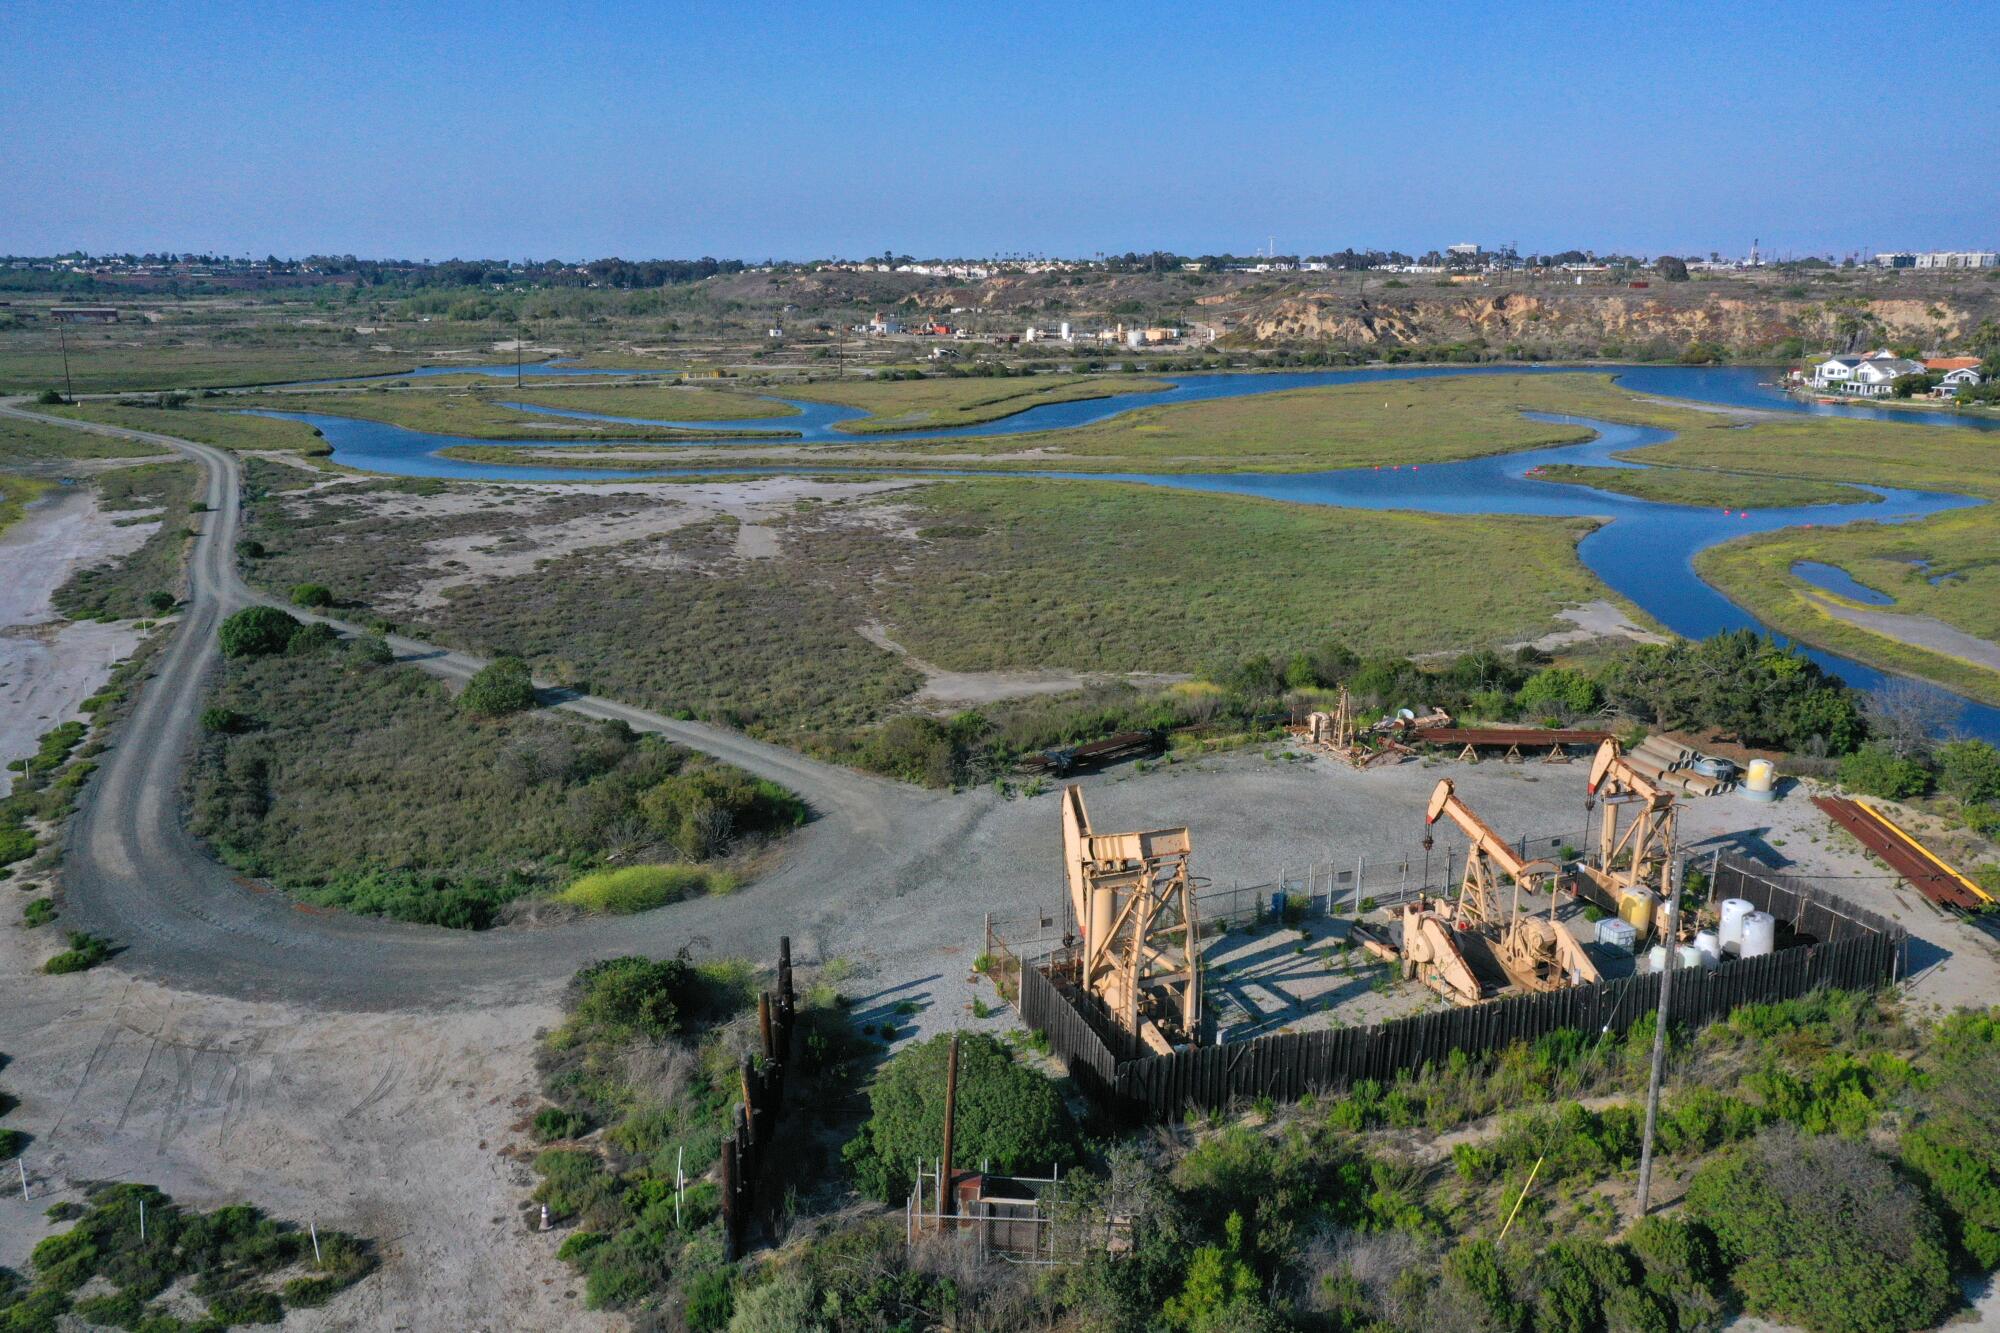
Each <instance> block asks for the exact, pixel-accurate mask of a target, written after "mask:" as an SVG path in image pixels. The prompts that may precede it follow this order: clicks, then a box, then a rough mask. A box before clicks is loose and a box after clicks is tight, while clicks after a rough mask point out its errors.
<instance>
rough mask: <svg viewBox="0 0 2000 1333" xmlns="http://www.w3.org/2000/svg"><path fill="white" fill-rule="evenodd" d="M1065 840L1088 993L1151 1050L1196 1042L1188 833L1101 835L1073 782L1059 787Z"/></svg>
mask: <svg viewBox="0 0 2000 1333" xmlns="http://www.w3.org/2000/svg"><path fill="white" fill-rule="evenodd" d="M1062 839H1063V867H1064V871H1065V873H1066V875H1067V877H1068V880H1069V895H1070V909H1071V912H1072V914H1073V915H1074V917H1075V922H1076V929H1077V931H1078V933H1079V934H1080V936H1081V949H1080V960H1079V961H1080V972H1081V976H1080V978H1079V980H1080V984H1081V986H1082V989H1083V990H1084V991H1085V993H1087V994H1089V995H1091V996H1093V997H1094V998H1095V999H1096V1000H1097V1001H1098V1002H1099V1003H1100V1004H1102V1006H1103V1008H1104V1011H1105V1012H1106V1013H1107V1014H1108V1015H1109V1016H1110V1018H1111V1021H1112V1022H1113V1023H1114V1024H1115V1025H1117V1027H1118V1028H1119V1029H1120V1030H1121V1031H1123V1032H1124V1033H1126V1034H1127V1035H1128V1036H1129V1037H1131V1038H1132V1039H1133V1040H1134V1041H1135V1042H1136V1043H1137V1044H1138V1045H1140V1046H1142V1047H1143V1048H1145V1049H1146V1050H1148V1051H1151V1052H1154V1053H1156V1054H1162V1055H1164V1054H1167V1053H1169V1052H1171V1051H1173V1050H1175V1049H1177V1048H1180V1047H1185V1046H1191V1045H1195V1044H1197V1043H1198V1042H1199V1040H1200V1034H1201V970H1200V968H1199V966H1198V965H1197V962H1198V959H1199V956H1200V945H1199V941H1200V928H1199V924H1200V923H1199V921H1198V920H1197V918H1196V913H1195V894H1194V879H1193V876H1192V874H1191V872H1190V870H1189V868H1188V860H1189V856H1190V854H1191V852H1192V839H1191V838H1190V837H1189V835H1188V831H1187V830H1186V829H1185V828H1168V829H1154V830H1151V831H1148V832H1141V833H1097V832H1095V831H1093V830H1092V829H1091V827H1090V814H1089V812H1088V811H1087V810H1086V809H1085V808H1084V804H1083V789H1082V788H1081V787H1077V786H1074V785H1072V786H1068V787H1065V788H1063V799H1062Z"/></svg>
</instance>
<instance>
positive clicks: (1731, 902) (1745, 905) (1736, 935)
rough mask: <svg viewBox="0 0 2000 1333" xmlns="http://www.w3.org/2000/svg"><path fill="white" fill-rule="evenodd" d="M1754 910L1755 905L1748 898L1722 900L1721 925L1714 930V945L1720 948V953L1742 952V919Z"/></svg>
mask: <svg viewBox="0 0 2000 1333" xmlns="http://www.w3.org/2000/svg"><path fill="white" fill-rule="evenodd" d="M1756 910H1757V904H1755V903H1753V902H1751V901H1750V900H1749V899H1748V898H1724V899H1723V900H1722V924H1721V925H1719V926H1717V927H1716V930H1715V939H1716V943H1717V944H1719V945H1721V946H1722V952H1724V953H1727V954H1736V953H1741V952H1743V918H1744V917H1746V916H1748V915H1750V914H1751V913H1752V912H1754V911H1756Z"/></svg>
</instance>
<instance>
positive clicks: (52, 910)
mask: <svg viewBox="0 0 2000 1333" xmlns="http://www.w3.org/2000/svg"><path fill="white" fill-rule="evenodd" d="M55 919H56V905H55V902H54V901H53V900H52V899H48V898H34V899H30V900H29V902H28V905H27V906H26V907H23V908H22V909H21V924H22V925H24V926H26V927H28V929H30V930H33V929H34V928H35V927H36V926H46V925H47V924H49V922H51V921H53V920H55Z"/></svg>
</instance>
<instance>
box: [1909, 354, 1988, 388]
mask: <svg viewBox="0 0 2000 1333" xmlns="http://www.w3.org/2000/svg"><path fill="white" fill-rule="evenodd" d="M1980 364H1981V363H1980V360H1979V358H1978V357H1976V356H1939V357H1932V358H1931V359H1930V360H1928V361H1926V362H1924V369H1925V370H1927V371H1929V372H1930V373H1931V374H1933V375H1942V376H1943V377H1944V378H1943V379H1941V380H1939V381H1938V384H1937V387H1936V388H1934V389H1932V390H1931V395H1932V396H1933V397H1936V398H1949V397H1951V396H1952V395H1953V394H1955V393H1957V392H1958V391H1959V390H1960V389H1970V388H1972V387H1974V386H1975V385H1979V384H1983V383H1985V381H1986V376H1985V375H1983V374H1982V373H1981V372H1980V369H1979V367H1980Z"/></svg>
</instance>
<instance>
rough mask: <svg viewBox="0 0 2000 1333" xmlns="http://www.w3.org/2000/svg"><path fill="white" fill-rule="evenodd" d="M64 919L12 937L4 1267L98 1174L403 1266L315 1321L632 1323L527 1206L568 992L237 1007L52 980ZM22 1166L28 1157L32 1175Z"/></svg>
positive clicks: (0, 977) (106, 978)
mask: <svg viewBox="0 0 2000 1333" xmlns="http://www.w3.org/2000/svg"><path fill="white" fill-rule="evenodd" d="M55 930H56V928H55V927H45V928H43V929H42V930H40V931H37V932H27V931H22V930H18V929H15V928H13V927H12V926H11V925H10V926H8V927H5V928H0V989H4V991H5V993H6V994H7V995H8V997H9V998H8V1002H7V1004H6V1005H4V1006H0V1051H4V1052H6V1053H7V1054H8V1055H9V1056H11V1057H12V1063H10V1064H9V1065H8V1066H7V1069H6V1071H5V1073H4V1074H0V1082H4V1084H5V1086H6V1087H7V1089H8V1090H9V1091H10V1092H12V1093H13V1094H14V1095H15V1096H17V1097H19V1098H20V1099H21V1105H20V1107H19V1108H17V1109H16V1110H15V1111H14V1112H13V1113H12V1114H11V1115H10V1116H9V1118H8V1123H9V1124H10V1125H14V1126H18V1127H20V1128H22V1129H25V1130H27V1131H28V1132H30V1133H32V1134H33V1135H34V1139H33V1141H32V1142H30V1144H29V1145H28V1149H27V1152H26V1153H25V1154H24V1158H23V1160H24V1161H25V1162H26V1163H27V1166H28V1173H29V1185H30V1191H29V1192H30V1195H31V1198H30V1199H29V1200H28V1201H27V1202H23V1201H22V1199H21V1197H20V1193H19V1187H18V1178H16V1177H14V1176H13V1173H12V1171H11V1170H10V1172H9V1178H10V1184H13V1185H14V1190H13V1192H12V1193H7V1194H0V1265H5V1266H8V1267H14V1268H20V1267H22V1266H23V1265H24V1261H25V1260H26V1258H27V1255H28V1252H29V1251H30V1250H31V1249H32V1248H33V1246H34V1244H35V1242H36V1241H37V1240H39V1239H40V1238H41V1237H43V1236H45V1235H47V1234H49V1233H50V1232H51V1231H52V1230H54V1229H55V1227H54V1226H53V1225H52V1224H50V1223H49V1222H48V1221H47V1219H46V1218H45V1217H44V1215H43V1214H44V1210H45V1209H47V1208H48V1207H49V1206H50V1205H52V1204H54V1203H57V1202H59V1201H61V1200H64V1199H80V1198H81V1197H82V1192H81V1186H82V1185H83V1184H84V1183H85V1182H88V1181H93V1180H107V1179H116V1180H133V1181H144V1182H147V1183H150V1184H153V1185H157V1186H159V1187H160V1188H161V1189H163V1190H165V1191H166V1192H167V1193H169V1194H171V1195H173V1196H174V1197H175V1198H176V1199H178V1200H180V1201H182V1202H184V1203H187V1204H191V1205H194V1206H197V1207H202V1208H213V1207H217V1206H220V1205H222V1204H226V1203H252V1204H255V1205H257V1206H259V1207H261V1208H264V1209H265V1210H266V1211H268V1212H270V1213H271V1214H272V1215H274V1216H277V1217H283V1218H287V1219H291V1220H295V1221H298V1222H301V1223H303V1222H305V1221H308V1220H313V1219H317V1221H318V1222H319V1223H320V1225H322V1226H328V1227H338V1228H341V1229H344V1230H348V1231H352V1232H354V1233H356V1234H358V1235H362V1236H367V1237H370V1238H372V1239H374V1240H375V1241H376V1243H377V1244H378V1245H379V1247H380V1252H381V1255H382V1260H383V1263H382V1268H381V1270H380V1271H379V1272H378V1273H377V1274H375V1275H374V1276H373V1277H370V1278H368V1279H367V1280H366V1281H364V1282H362V1283H361V1284H360V1285H359V1286H357V1287H355V1288H354V1289H352V1290H350V1291H349V1292H347V1293H345V1294H344V1295H343V1296H341V1297H340V1298H339V1299H338V1300H336V1301H335V1302H333V1303H332V1304H330V1305H328V1306H326V1307H324V1308H323V1309H320V1310H313V1311H299V1312H296V1313H295V1314H293V1315H292V1317H291V1318H289V1319H288V1320H287V1321H286V1327H288V1328H295V1329H383V1330H393V1329H428V1328H454V1329H502V1328H507V1329H542V1328H566V1329H567V1328H580V1329H599V1328H619V1327H623V1326H624V1321H623V1320H622V1319H614V1318H609V1317H600V1316H595V1315H591V1314H588V1313H586V1312H585V1311H584V1310H583V1308H582V1304H583V1302H582V1297H581V1292H580V1290H579V1287H578V1284H577V1283H575V1282H573V1281H571V1280H570V1273H569V1270H568V1269H567V1267H566V1266H565V1265H563V1264H560V1263H558V1262H557V1261H556V1260H555V1257H554V1255H555V1247H556V1245H557V1244H558V1243H560V1241H561V1236H560V1235H557V1234H543V1233H538V1232H536V1231H535V1230H533V1229H532V1227H531V1225H530V1221H531V1220H532V1219H531V1218H530V1217H529V1215H528V1214H525V1213H524V1212H523V1211H522V1209H523V1205H524V1201H525V1200H526V1198H527V1194H528V1191H529V1189H530V1188H532V1183H533V1181H532V1173H531V1171H530V1170H529V1168H528V1165H527V1163H528V1160H529V1159H530V1157H531V1156H532V1152H533V1148H532V1145H531V1143H530V1142H529V1136H528V1135H527V1134H526V1133H525V1132H523V1131H522V1130H521V1128H520V1126H521V1124H522V1122H523V1121H524V1119H525V1117H526V1116H527V1115H529V1114H531V1113H532V1110H533V1106H534V1105H535V1103H534V1102H533V1100H532V1098H533V1093H534V1087H535V1076H534V1067H533V1048H534V1034H535V1032H536V1030H537V1029H538V1028H541V1027H544V1026H546V1025H548V1024H550V1023H551V1022H553V1021H554V1018H555V1010H554V1008H553V1007H552V1005H550V1004H549V1003H548V1002H547V1001H546V999H534V1000H530V1001H527V1002H522V1003H517V1004H502V1005H499V1006H497V1007H490V1008H483V1009H473V1008H463V1009H454V1010H451V1011H448V1012H444V1013H435V1012H432V1013H425V1014H422V1015H417V1014H410V1013H377V1014H329V1013H319V1012H314V1011H311V1010H307V1009H302V1008H297V1007H294V1006H290V1005H283V1004H258V1003H240V1002H221V1003H218V1002H217V1001H216V1000H215V999H214V998H213V997H211V996H205V995H191V994H188V993H185V992H178V991H174V990H169V989H166V988H163V987H160V986H157V985H154V984H152V983H150V982H145V981H139V980H136V979H133V978H131V977H128V976H126V975H124V974H123V973H120V972H118V971H117V970H115V969H113V968H99V969H97V970H95V971H93V972H88V973H84V974H81V975H77V976H71V977H47V976H42V975H40V974H39V973H37V972H35V971H34V969H35V968H36V967H38V966H39V964H40V962H41V960H42V958H43V956H44V955H45V954H47V953H48V952H50V951H52V950H53V948H55V947H57V945H58V941H57V939H56V935H55ZM10 1165H11V1164H10Z"/></svg>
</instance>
